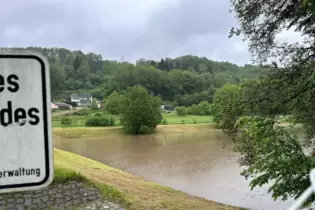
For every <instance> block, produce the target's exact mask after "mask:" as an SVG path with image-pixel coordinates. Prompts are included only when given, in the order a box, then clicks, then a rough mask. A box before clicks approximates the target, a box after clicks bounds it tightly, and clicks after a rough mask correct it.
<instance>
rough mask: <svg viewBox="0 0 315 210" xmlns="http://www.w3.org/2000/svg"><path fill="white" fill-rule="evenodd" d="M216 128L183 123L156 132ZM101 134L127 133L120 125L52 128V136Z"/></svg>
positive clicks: (207, 124)
mask: <svg viewBox="0 0 315 210" xmlns="http://www.w3.org/2000/svg"><path fill="white" fill-rule="evenodd" d="M205 129H208V130H212V131H213V130H217V127H216V125H215V124H213V123H204V124H185V125H180V124H179V125H177V124H173V125H158V127H157V129H156V133H157V134H163V133H165V134H167V133H183V132H198V131H201V130H205ZM102 135H128V134H125V133H124V132H123V130H122V127H68V128H60V127H59V128H58V127H57V128H56V127H55V128H53V136H54V138H68V139H77V138H81V137H84V138H93V137H96V136H102Z"/></svg>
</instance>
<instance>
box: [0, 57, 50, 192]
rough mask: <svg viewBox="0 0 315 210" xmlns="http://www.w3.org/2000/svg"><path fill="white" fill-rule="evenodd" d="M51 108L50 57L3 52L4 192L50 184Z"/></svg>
mask: <svg viewBox="0 0 315 210" xmlns="http://www.w3.org/2000/svg"><path fill="white" fill-rule="evenodd" d="M50 105H51V99H50V80H49V66H48V62H47V60H46V58H45V57H43V56H42V55H40V54H39V53H34V52H28V51H12V52H9V51H0V193H7V192H16V191H27V190H36V189H41V188H44V187H46V186H48V185H49V184H50V183H51V181H52V179H53V176H54V170H53V147H52V129H51V107H50Z"/></svg>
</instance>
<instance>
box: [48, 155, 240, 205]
mask: <svg viewBox="0 0 315 210" xmlns="http://www.w3.org/2000/svg"><path fill="white" fill-rule="evenodd" d="M54 151H55V152H54V158H55V167H56V177H55V181H54V183H62V182H64V181H67V180H71V179H79V180H80V179H82V180H89V181H88V182H90V183H93V185H95V186H97V187H98V188H99V189H100V190H101V192H102V193H103V195H104V197H105V198H110V199H111V200H112V199H114V200H115V199H116V201H120V202H121V203H123V204H125V206H126V209H129V210H142V209H143V210H147V209H156V210H160V209H161V210H162V209H163V210H168V209H170V210H187V209H200V210H203V209H205V210H208V209H213V210H236V209H244V208H238V207H233V206H229V205H224V204H220V203H217V202H214V201H209V200H206V199H203V198H199V197H195V196H190V195H188V194H186V193H183V192H180V191H177V190H174V189H171V188H168V187H163V186H160V185H158V184H155V183H153V182H149V181H146V180H144V179H142V178H141V177H138V176H135V175H133V174H130V173H127V172H123V171H121V170H118V169H115V168H112V167H109V166H106V165H104V164H102V163H100V162H97V161H94V160H91V159H88V158H85V157H82V156H80V155H76V154H73V153H70V152H66V151H63V150H59V149H55V150H54ZM65 168H66V169H67V170H64V169H65ZM74 171H79V173H77V172H74Z"/></svg>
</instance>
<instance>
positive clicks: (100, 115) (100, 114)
mask: <svg viewBox="0 0 315 210" xmlns="http://www.w3.org/2000/svg"><path fill="white" fill-rule="evenodd" d="M94 116H95V117H102V116H103V115H102V113H100V112H96V113H95V114H94Z"/></svg>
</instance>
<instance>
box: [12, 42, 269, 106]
mask: <svg viewBox="0 0 315 210" xmlns="http://www.w3.org/2000/svg"><path fill="white" fill-rule="evenodd" d="M14 49H16V48H14ZM19 49H21V48H19ZM26 49H29V50H35V51H39V52H41V53H43V54H44V55H45V56H46V57H47V58H48V61H49V64H50V77H51V91H52V98H53V100H58V99H64V98H67V97H69V95H70V94H71V93H74V92H77V93H78V92H84V93H91V94H92V95H93V96H94V97H96V98H98V99H103V98H104V97H107V96H109V95H110V94H111V93H113V92H114V91H118V92H119V91H122V90H126V89H127V88H128V87H132V86H136V85H141V86H143V87H145V88H146V89H148V90H149V92H150V93H153V94H154V95H157V96H160V97H161V98H162V99H163V100H164V101H169V102H173V103H174V105H178V106H190V105H192V104H198V103H200V102H201V101H208V102H211V101H212V100H213V94H214V92H215V90H216V89H218V88H220V87H222V86H223V85H224V84H226V83H233V84H236V83H239V82H240V81H242V80H244V79H251V78H257V77H258V76H261V75H266V74H268V71H267V70H266V69H264V68H262V67H259V66H253V65H245V66H243V67H241V66H237V65H234V64H231V63H228V62H216V61H212V60H209V59H207V58H205V57H197V56H192V55H186V56H181V57H177V58H174V59H171V58H162V59H160V60H159V61H153V60H146V59H143V58H141V59H139V60H138V61H137V62H136V64H132V63H128V62H118V61H110V60H105V59H103V57H102V56H101V55H100V54H95V53H83V52H81V51H71V50H68V49H64V48H39V47H28V48H26Z"/></svg>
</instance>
